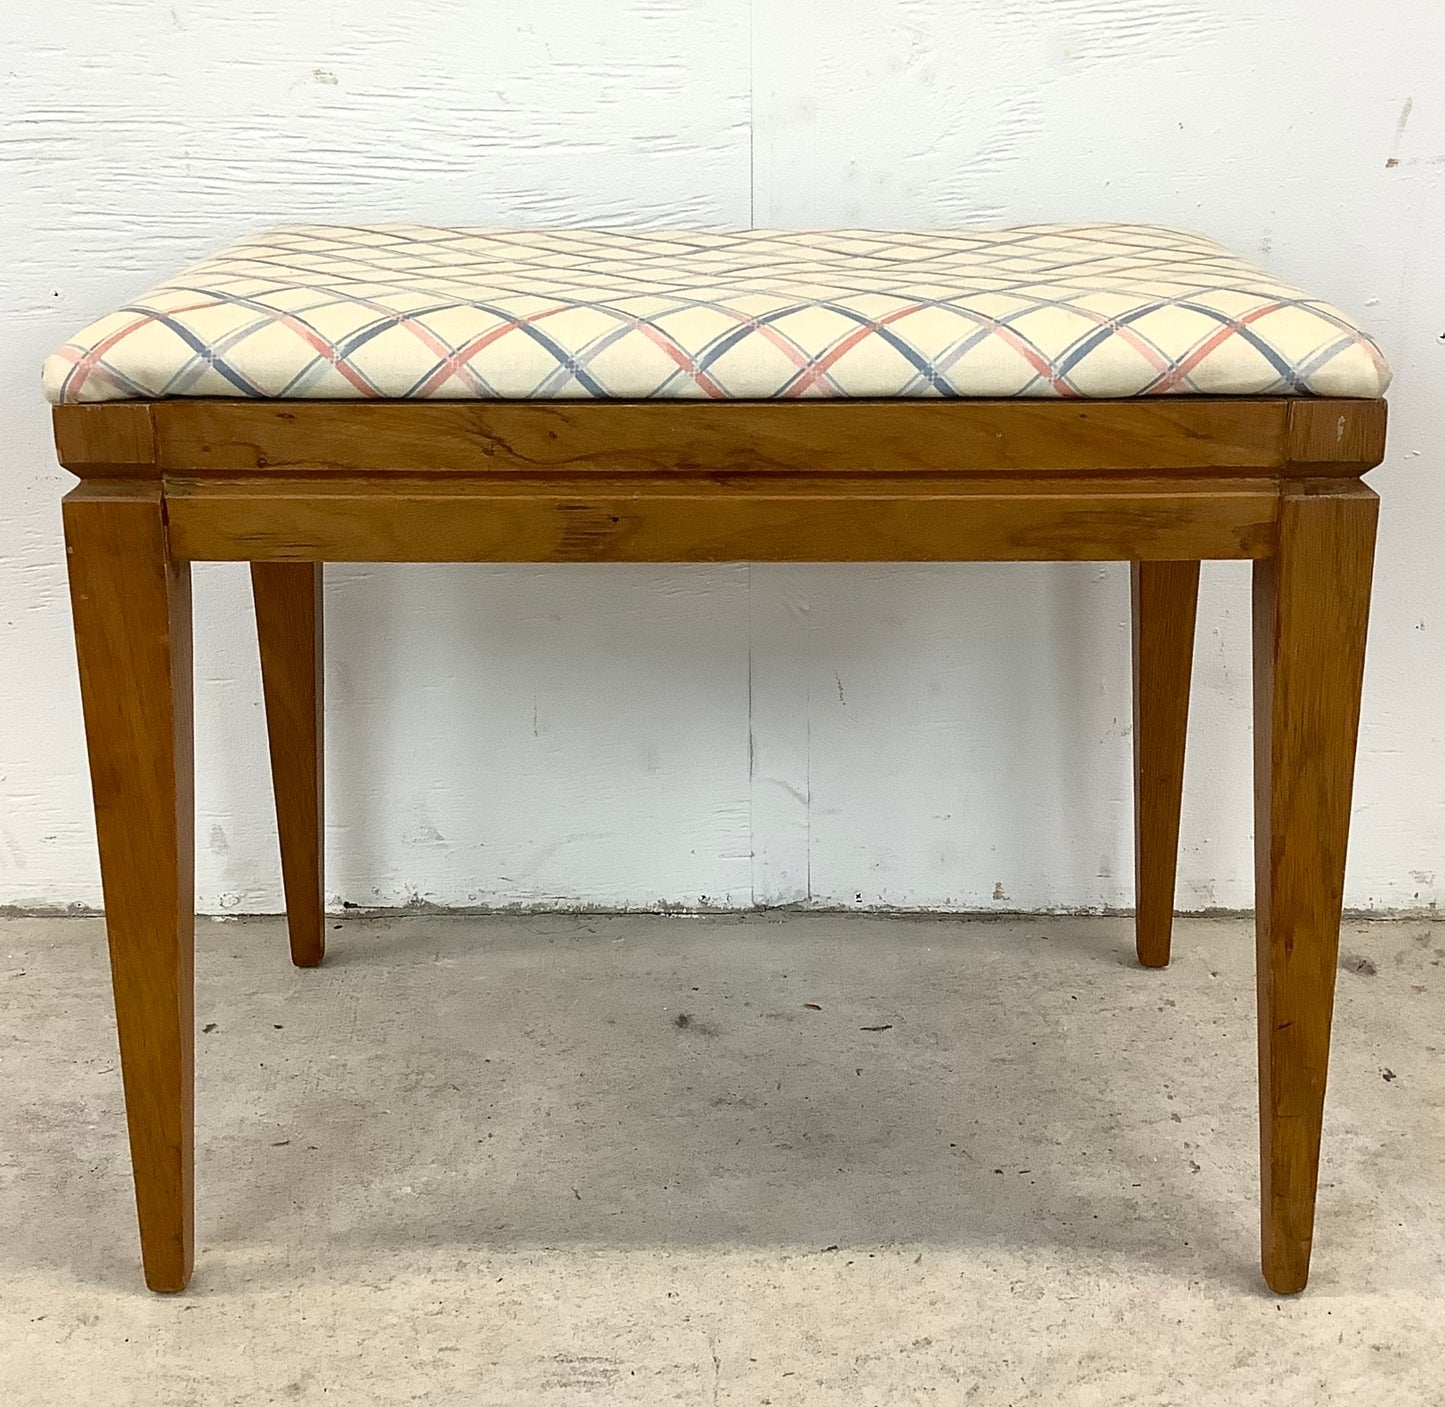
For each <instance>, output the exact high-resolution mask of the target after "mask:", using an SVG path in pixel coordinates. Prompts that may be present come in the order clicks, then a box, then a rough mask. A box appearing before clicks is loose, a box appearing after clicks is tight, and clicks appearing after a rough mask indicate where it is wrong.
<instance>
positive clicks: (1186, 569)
mask: <svg viewBox="0 0 1445 1407" xmlns="http://www.w3.org/2000/svg"><path fill="white" fill-rule="evenodd" d="M1130 592H1131V596H1132V604H1131V613H1132V616H1133V643H1134V907H1135V919H1134V946H1135V948H1136V950H1137V951H1138V954H1139V961H1140V962H1141V963H1143V964H1144V966H1145V967H1165V966H1167V965H1168V962H1169V935H1170V931H1171V929H1172V928H1173V924H1174V876H1175V870H1176V867H1177V864H1178V858H1179V803H1180V798H1181V796H1182V794H1183V789H1184V735H1185V731H1186V728H1187V725H1188V722H1189V671H1190V666H1191V664H1192V662H1193V659H1194V615H1195V607H1196V605H1197V603H1198V600H1199V563H1198V562H1135V563H1134V564H1133V567H1132V569H1131V572H1130Z"/></svg>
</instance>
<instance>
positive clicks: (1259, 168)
mask: <svg viewBox="0 0 1445 1407" xmlns="http://www.w3.org/2000/svg"><path fill="white" fill-rule="evenodd" d="M0 44H3V47H0V323H3V328H4V333H5V335H4V337H3V339H0V423H3V444H4V446H5V450H6V454H5V463H4V465H3V467H0V484H3V488H4V497H3V499H0V503H3V505H4V508H3V512H0V903H11V904H18V905H42V904H66V903H81V904H97V903H98V902H99V883H98V878H97V871H96V863H95V857H94V851H93V834H92V830H91V822H90V819H89V793H88V784H87V780H86V774H85V768H84V761H83V758H84V753H83V743H82V735H81V727H80V718H79V708H78V700H77V690H76V684H75V678H74V665H73V659H72V654H71V646H70V639H69V629H70V622H69V614H68V608H67V603H66V597H65V589H64V570H63V557H62V553H61V549H60V526H59V514H58V511H57V503H58V499H59V496H60V493H61V492H62V490H63V489H64V487H65V485H66V483H67V482H68V480H67V476H66V475H64V474H63V473H62V472H61V471H60V470H59V469H57V468H56V467H55V464H54V461H53V458H52V456H51V452H50V448H49V440H48V417H47V414H46V411H45V408H44V407H43V405H42V404H41V401H40V397H39V391H38V388H37V378H36V372H37V368H38V366H39V363H40V360H41V358H42V356H43V355H44V354H45V353H46V352H47V351H48V350H49V349H50V348H51V347H52V346H53V345H54V344H56V343H58V342H60V341H61V340H63V338H64V337H65V336H66V335H67V334H69V333H70V332H71V331H73V330H74V329H75V328H77V327H78V326H80V325H81V324H83V323H85V322H86V321H88V320H89V319H90V318H91V317H92V316H94V315H95V314H97V313H99V312H101V311H103V310H104V309H105V308H106V307H108V306H109V305H112V304H115V303H117V302H119V301H121V300H123V299H124V298H125V297H126V296H127V295H128V294H130V293H133V292H135V291H137V290H138V289H139V288H140V287H142V286H144V285H145V284H147V283H148V282H150V281H151V280H152V279H154V278H156V277H157V276H160V275H163V274H165V273H168V272H170V271H172V270H173V268H174V267H176V266H177V265H179V264H182V263H185V262H189V261H190V260H193V259H195V258H197V257H199V256H201V255H202V254H204V253H206V252H207V251H209V250H212V249H214V248H216V247H217V246H218V245H220V244H221V243H223V242H225V241H226V240H229V239H231V238H233V237H235V236H237V235H240V234H242V233H244V232H246V231H250V230H254V229H256V228H258V227H260V226H263V225H265V224H267V223H271V222H276V221H283V220H296V219H317V220H325V219H334V220H338V221H347V220H371V219H376V220H379V219H387V218H391V219H408V218H409V219H417V220H426V221H436V222H443V223H445V222H453V223H487V222H496V223H538V222H548V221H551V222H570V223H583V222H596V223H608V222H616V223H629V224H667V223H673V224H693V225H697V224H710V225H722V226H740V225H747V224H749V223H752V224H759V225H765V224H773V225H782V226H796V225H805V226H806V225H826V224H872V225H910V224H916V225H940V224H955V223H982V222H998V221H1033V220H1047V219H1095V218H1097V219H1139V220H1149V221H1160V222H1168V223H1175V224H1185V225H1191V226H1196V227H1200V228H1203V229H1205V230H1207V231H1209V232H1210V233H1212V234H1214V235H1216V236H1219V237H1221V238H1223V239H1225V240H1227V241H1229V242H1231V243H1233V244H1235V245H1236V246H1238V247H1239V248H1241V249H1242V250H1245V251H1247V252H1249V253H1251V254H1253V255H1256V256H1258V257H1259V258H1260V259H1261V260H1262V261H1263V262H1265V263H1266V264H1268V265H1269V266H1270V267H1271V268H1273V269H1275V270H1277V271H1279V272H1280V273H1281V274H1284V275H1286V276H1287V277H1289V278H1290V279H1292V280H1295V281H1299V282H1303V283H1306V284H1308V285H1310V286H1312V287H1313V288H1315V289H1317V290H1319V291H1320V292H1321V293H1322V294H1324V295H1326V296H1328V297H1330V298H1332V299H1334V300H1337V301H1338V302H1340V303H1342V304H1343V305H1344V306H1345V307H1347V308H1349V309H1351V310H1353V311H1354V312H1356V313H1357V314H1360V315H1362V316H1363V317H1364V319H1365V320H1366V322H1367V324H1368V326H1369V327H1370V329H1371V331H1373V332H1374V333H1375V334H1376V335H1377V336H1378V337H1379V338H1380V339H1381V341H1382V342H1383V343H1384V345H1385V347H1386V349H1387V350H1388V352H1389V353H1390V355H1391V357H1392V360H1393V362H1394V364H1395V367H1396V370H1397V375H1398V379H1397V382H1396V387H1395V390H1394V393H1393V395H1392V403H1393V432H1392V440H1391V453H1390V457H1389V460H1388V461H1387V463H1386V465H1385V466H1384V467H1383V468H1382V469H1380V470H1379V471H1377V472H1376V474H1375V476H1374V480H1373V482H1375V484H1376V485H1377V486H1378V487H1379V488H1380V490H1381V491H1382V493H1383V495H1384V505H1385V506H1384V514H1383V521H1382V533H1381V543H1380V567H1379V572H1378V576H1377V589H1376V604H1375V614H1374V625H1373V632H1374V634H1373V643H1372V650H1371V655H1370V662H1369V670H1368V678H1367V698H1366V704H1365V723H1364V729H1363V745H1362V751H1361V759H1360V768H1359V782H1358V788H1357V803H1358V804H1357V814H1356V824H1355V833H1354V843H1353V847H1352V856H1351V864H1350V879H1349V888H1348V901H1349V903H1350V904H1352V905H1355V906H1358V907H1361V908H1415V907H1419V906H1423V905H1429V904H1434V903H1436V902H1437V901H1438V900H1439V898H1440V891H1441V877H1442V875H1445V750H1442V740H1441V731H1442V729H1441V700H1442V698H1445V650H1442V648H1441V636H1442V632H1445V573H1442V572H1441V570H1440V565H1439V564H1440V549H1439V541H1440V533H1441V526H1442V522H1445V515H1442V512H1441V502H1442V498H1441V494H1442V488H1441V481H1440V472H1441V471H1440V467H1439V465H1438V463H1437V462H1436V460H1437V459H1438V457H1439V450H1438V446H1439V442H1440V438H1441V420H1442V411H1445V403H1442V402H1445V398H1442V389H1441V376H1442V369H1445V256H1442V253H1441V242H1440V236H1441V231H1442V229H1445V89H1442V87H1441V83H1440V65H1441V60H1442V59H1445V11H1442V8H1441V7H1440V6H1439V5H1438V4H1436V3H1433V0H1402V2H1401V3H1399V4H1397V5H1391V6H1385V5H1381V6H1375V7H1372V8H1371V9H1369V10H1364V11H1362V10H1361V9H1360V7H1359V6H1358V4H1357V3H1353V0H1350V2H1349V3H1347V0H1312V3H1308V4H1307V3H1305V0H1283V2H1282V3H1277V4H1273V5H1269V6H1264V5H1260V4H1258V3H1257V0H1215V3H1213V4H1196V3H1191V0H840V2H839V3H838V4H835V5H832V6H825V7H821V8H820V7H818V6H816V5H807V4H803V3H801V0H752V6H751V12H750V13H749V10H748V8H747V6H746V5H744V4H738V5H716V4H704V3H701V0H698V2H697V3H688V2H687V0H561V3H558V4H554V5H551V6H541V5H536V4H523V3H517V0H493V2H492V3H490V4H487V5H481V4H477V3H474V0H431V3H429V4H427V5H425V6H421V7H417V6H397V5H395V4H394V3H390V0H344V3H343V0H312V3H310V4H308V5H305V6H299V5H295V4H292V3H289V2H283V0H252V3H248V4H245V5H234V4H229V3H223V0H176V3H174V4H169V5H167V4H152V3H148V2H147V3H142V0H51V3H49V4H46V5H40V6H14V7H11V6H7V7H6V14H5V23H4V27H3V40H0ZM1427 451H1430V452H1429V453H1427ZM327 609H328V613H329V615H328V629H329V651H328V655H329V658H328V687H329V689H330V711H329V725H330V737H329V743H328V759H327V766H328V779H329V786H330V845H331V857H330V867H329V878H328V884H327V888H328V891H329V892H330V893H331V894H332V895H334V896H335V897H336V900H337V901H338V902H339V901H340V900H342V899H345V900H348V901H351V902H356V903H362V904H369V903H385V904H395V903H403V902H406V901H407V900H408V899H410V898H412V897H414V896H420V897H421V898H424V899H428V900H432V901H435V902H438V903H443V904H510V903H520V904H549V905H550V904H560V905H565V904H575V903H583V904H604V905H640V906H650V905H655V904H659V903H675V904H686V905H694V904H700V903H706V904H717V905H728V906H745V905H748V904H751V903H754V902H779V901H797V900H811V901H813V902H815V903H818V904H865V905H876V904H890V905H899V906H908V907H912V906H923V907H948V908H952V907H962V908H998V909H1007V908H1027V909H1032V908H1044V907H1055V906H1067V907H1074V906H1090V905H1128V904H1129V903H1130V902H1131V889H1132V881H1131V873H1132V870H1131V859H1130V843H1129V835H1130V825H1131V821H1130V808H1131V799H1130V786H1129V777H1128V749H1129V738H1128V732H1129V719H1128V693H1127V690H1128V673H1127V671H1128V648H1127V631H1126V626H1125V620H1126V611H1127V574H1126V572H1125V571H1124V569H1123V568H1121V567H1116V566H1099V567H1096V566H1090V565H1067V566H1048V567H1044V566H1039V567H1033V566H928V567H918V566H909V567H886V568H885V567H866V566H865V567H828V566H811V567H806V566H778V565H767V566H763V565H758V566H752V567H749V566H746V565H737V566H718V567H697V568H676V569H669V568H660V569H659V568H651V567H617V568H601V567H574V568H565V567H559V568H541V569H539V568H534V567H508V568H480V567H478V568H455V567H446V568H443V567H431V568H374V569H373V568H357V567H339V568H335V569H331V570H329V572H328V577H327ZM196 632H197V661H198V685H197V689H198V720H197V740H198V774H197V805H198V816H197V836H198V843H199V855H198V900H199V903H200V905H201V907H202V908H204V909H208V910H235V911H247V910H274V909H276V908H277V907H279V903H280V896H279V885H278V880H277V860H276V855H275V846H274V838H273V827H272V821H271V817H270V793H269V787H268V786H267V784H266V782H265V780H264V779H265V776H266V764H265V758H264V732H263V726H262V719H261V714H260V709H259V684H258V678H257V666H256V660H255V644H254V636H253V623H252V619H251V614H250V607H249V603H248V599H247V590H246V581H245V575H244V571H243V570H237V569H234V568H230V567H203V568H198V569H197V572H196ZM1247 633H1248V594H1247V569H1246V568H1245V567H1243V566H1242V565H1220V566H1217V567H1210V568H1206V580H1205V589H1204V596H1203V601H1202V609H1201V628H1200V635H1199V647H1198V661H1197V670H1196V688H1195V710H1194V719H1193V724H1192V729H1191V737H1190V746H1191V754H1190V763H1189V775H1188V779H1187V788H1188V795H1187V798H1186V806H1185V811H1186V816H1185V837H1184V854H1183V857H1182V886H1181V902H1182V903H1183V904H1185V905H1186V906H1191V907H1207V906H1211V905H1219V906H1227V907H1247V906H1248V905H1249V904H1250V902H1251V862H1250V849H1249V847H1250V806H1249V799H1248V798H1249V742H1248V656H1247V650H1246V639H1247Z"/></svg>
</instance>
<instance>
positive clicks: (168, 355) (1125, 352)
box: [44, 225, 1389, 1293]
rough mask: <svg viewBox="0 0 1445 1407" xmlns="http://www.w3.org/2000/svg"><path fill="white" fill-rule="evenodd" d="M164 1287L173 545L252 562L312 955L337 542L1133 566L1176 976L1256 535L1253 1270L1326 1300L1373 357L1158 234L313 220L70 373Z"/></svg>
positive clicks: (1157, 897) (104, 849)
mask: <svg viewBox="0 0 1445 1407" xmlns="http://www.w3.org/2000/svg"><path fill="white" fill-rule="evenodd" d="M44 378H45V388H46V392H47V394H48V396H49V398H50V399H51V400H52V401H53V402H55V410H54V418H55V442H56V450H57V455H58V457H59V460H60V462H61V463H62V464H63V465H64V466H65V467H66V468H67V469H69V470H70V471H71V472H72V473H73V474H75V475H76V476H77V477H78V478H79V479H80V481H81V482H80V483H79V485H78V486H77V487H75V488H74V489H72V490H71V491H70V493H69V494H67V495H66V498H65V501H64V518H65V534H66V543H67V552H68V554H69V568H70V585H71V599H72V603H73V608H74V622H75V636H76V645H77V650H78V653H79V659H80V679H81V691H82V695H83V700H84V708H85V725H86V735H87V739H88V744H89V750H90V768H91V778H92V783H93V788H94V795H95V812H96V826H97V830H98V834H99V843H100V863H101V875H102V879H103V884H104V894H105V917H106V927H107V932H108V936H109V945H110V956H111V968H112V973H113V977H114V986H115V1005H116V1019H117V1023H118V1026H119V1033H120V1049H121V1060H122V1073H123V1078H124V1084H125V1097H126V1114H127V1120H128V1123H129V1128H130V1145H131V1155H132V1161H133V1165H134V1171H135V1187H136V1202H137V1206H138V1210H139V1217H140V1235H141V1251H142V1256H143V1260H144V1265H145V1277H146V1283H147V1284H148V1285H150V1287H151V1288H152V1289H155V1290H180V1289H182V1288H184V1286H185V1285H186V1282H187V1280H188V1279H189V1277H190V1274H191V1267H192V1259H193V1232H192V1168H193V1122H192V1103H193V1100H192V1069H193V1053H194V1052H193V1010H192V986H193V941H194V915H193V899H192V872H193V837H192V820H193V818H192V811H193V806H192V792H191V767H192V746H191V694H192V682H191V621H190V564H191V563H192V562H196V561H243V562H249V563H251V572H252V579H253V583H254V587H255V600H256V617H257V627H258V630H259V634H260V647H261V662H262V672H263V680H264V689H265V696H266V712H267V721H268V728H269V733H270V745H271V761H272V766H273V769H274V776H275V792H276V803H277V811H278V820H279V830H280V837H281V856H282V867H283V874H284V881H285V892H286V907H287V917H288V920H289V926H290V941H291V953H292V958H293V960H294V961H295V962H296V963H298V964H300V965H302V966H307V967H309V966H315V965H316V964H317V963H319V962H320V961H321V958H322V949H323V936H324V928H325V924H324V921H323V908H322V777H321V770H322V769H321V755H322V749H321V738H322V689H321V653H322V620H321V564H322V563H323V562H350V561H366V562H373V561H389V562H717V561H737V560H753V561H818V562H824V561H826V562H840V561H847V562H860V561H869V562H877V561H899V562H905V561H1019V560H1028V561H1058V560H1087V561H1127V562H1129V563H1131V564H1132V565H1131V572H1132V592H1133V642H1134V654H1133V658H1134V759H1135V797H1136V842H1137V845H1136V850H1137V855H1136V875H1137V887H1138V888H1137V892H1138V899H1137V904H1138V917H1137V945H1138V953H1139V958H1140V961H1141V962H1143V963H1145V964H1146V965H1148V966H1151V967H1162V966H1163V965H1164V964H1165V963H1167V961H1168V959H1169V937H1170V921H1171V917H1172V913H1173V891H1174V875H1175V857H1176V850H1177V843H1178V835H1179V799H1180V785H1181V778H1182V769H1183V756H1184V735H1185V722H1186V713H1187V705H1188V691H1189V672H1190V656H1191V650H1192V645H1193V634H1194V615H1195V601H1196V595H1197V590H1198V583H1199V563H1200V561H1201V559H1205V558H1248V559H1250V560H1252V561H1253V563H1254V717H1255V778H1256V784H1255V845H1256V854H1257V866H1256V872H1257V913H1258V917H1257V930H1258V984H1259V1080H1260V1095H1259V1101H1260V1104H1259V1107H1260V1142H1261V1152H1262V1226H1263V1266H1264V1276H1265V1279H1266V1281H1267V1282H1268V1283H1269V1285H1270V1286H1271V1287H1272V1288H1273V1289H1274V1290H1276V1291H1279V1292H1281V1293H1289V1292H1293V1291H1297V1290H1300V1289H1302V1288H1303V1287H1304V1284H1305V1280H1306V1276H1307V1274H1308V1267H1309V1257H1310V1243H1311V1237H1312V1232H1313V1223H1314V1205H1315V1188H1316V1177H1317V1168H1318V1161H1319V1147H1320V1122H1321V1115H1322V1110H1323V1103H1324V1092H1325V1067H1326V1062H1327V1056H1328V1050H1329V1036H1330V1014H1331V1007H1332V1004H1333V997H1334V979H1335V964H1336V950H1337V946H1338V941H1339V920H1340V907H1341V896H1342V887H1343V877H1344V863H1345V842H1346V837H1347V833H1348V830H1349V818H1350V790H1351V782H1352V774H1353V767H1354V752H1355V735H1356V728H1357V723H1358V717H1359V703H1360V680H1361V672H1362V667H1363V660H1364V648H1365V628H1366V617H1367V615H1368V608H1369V596H1370V576H1371V563H1372V557H1373V551H1374V541H1375V521H1376V509H1377V499H1376V496H1375V494H1374V493H1373V492H1372V491H1371V490H1370V489H1369V488H1367V487H1366V486H1365V485H1364V484H1363V483H1362V482H1361V478H1362V476H1363V474H1364V473H1365V472H1366V471H1367V470H1368V469H1370V468H1371V467H1372V466H1374V465H1376V464H1378V463H1379V461H1380V459H1381V457H1382V454H1383V450H1384V441H1385V402H1384V401H1383V400H1382V399H1381V397H1382V395H1383V393H1384V391H1385V388H1386V386H1387V385H1388V382H1389V372H1388V370H1387V368H1386V366H1385V364H1384V361H1383V359H1382V358H1381V355H1380V353H1379V351H1378V349H1377V348H1376V347H1375V345H1374V344H1373V343H1372V342H1371V340H1370V339H1369V337H1367V336H1366V335H1365V334H1364V333H1363V332H1362V331H1361V330H1360V329H1359V328H1358V327H1357V326H1355V325H1354V324H1353V323H1352V322H1351V321H1350V320H1349V319H1348V318H1347V317H1346V316H1345V315H1344V314H1343V313H1341V312H1340V311H1338V310H1337V309H1335V308H1333V307H1331V306H1330V305H1329V304H1327V303H1324V302H1321V301H1320V300H1318V299H1315V298H1311V297H1308V296H1307V295H1305V294H1304V293H1302V292H1301V291H1300V290H1298V289H1295V288H1291V287H1287V286H1285V285H1283V284H1281V283H1279V282H1278V281H1277V280H1276V279H1275V278H1273V277H1272V276H1271V275H1269V274H1267V273H1265V272H1263V271H1262V270H1260V269H1258V268H1255V267H1253V266H1251V265H1250V264H1248V263H1246V262H1244V261H1242V260H1240V259H1238V258H1236V257H1234V256H1233V255H1232V254H1230V253H1229V252H1228V251H1227V250H1226V249H1224V248H1222V247H1221V246H1220V245H1218V244H1216V243H1215V242H1214V241H1213V240H1210V239H1207V238H1204V237H1203V236H1200V235H1195V234H1189V233H1184V232H1180V231H1177V230H1169V229H1160V228H1156V227H1152V226H1141V225H1035V226H1029V227H1023V228H1016V229H1002V230H933V231H920V232H910V233H898V232H891V233H890V232H878V231H862V230H854V231H846V230H845V231H832V232H815V233H800V232H778V231H751V232H744V233H733V234H721V233H700V232H691V231H670V232H657V231H623V230H598V229H592V230H584V229H574V230H551V231H546V230H541V231H539V230H505V229H502V230H486V229H439V228H430V227H423V226H293V227H288V228H283V229H278V230H273V231H270V232H268V233H265V234H260V235H256V236H255V237H253V238H250V239H248V240H246V241H244V242H243V243H241V244H238V245H235V246H233V247H232V248H230V249H227V250H225V251H224V252H222V253H220V254H218V255H216V256H215V257H213V258H210V259H208V260H206V261H205V262H203V263H200V264H197V265H196V266H194V267H193V268H191V269H189V270H187V271H186V272H184V273H182V274H180V275H178V276H177V277H175V278H173V279H170V280H168V281H166V282H164V283H162V284H160V285H158V286H157V287H156V288H154V289H152V290H151V291H150V292H149V293H146V294H145V295H144V296H143V297H141V298H139V299H137V300H136V301H134V302H131V303H128V304H127V305H126V306H125V307H123V308H120V309H119V310H118V311H116V312H113V313H110V314H108V315H107V316H105V317H102V318H101V319H100V320H99V321H97V322H95V323H92V324H91V326H89V327H88V328H86V329H85V330H84V331H83V332H81V333H80V334H79V335H78V336H76V337H75V338H74V339H73V340H72V341H70V342H68V343H67V344H66V345H65V346H64V347H62V348H60V350H58V351H57V352H56V353H55V354H54V355H53V356H51V357H50V358H49V360H48V361H47V362H46V365H45V372H44Z"/></svg>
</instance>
